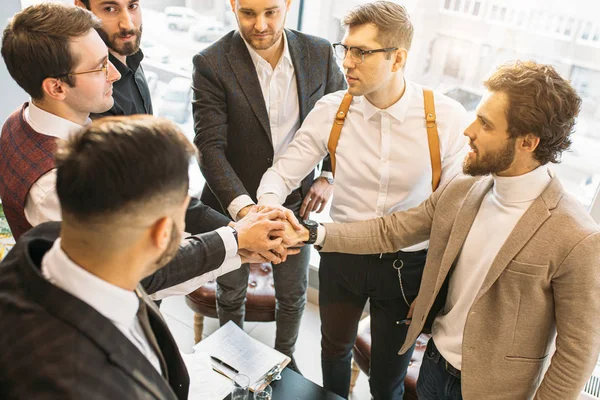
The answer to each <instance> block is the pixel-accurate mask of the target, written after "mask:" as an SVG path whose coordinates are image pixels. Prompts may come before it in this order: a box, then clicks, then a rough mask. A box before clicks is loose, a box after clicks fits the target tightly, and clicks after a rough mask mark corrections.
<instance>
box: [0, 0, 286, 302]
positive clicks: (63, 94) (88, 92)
mask: <svg viewBox="0 0 600 400" xmlns="http://www.w3.org/2000/svg"><path fill="white" fill-rule="evenodd" d="M99 26H100V21H99V20H98V19H97V18H96V17H95V16H94V15H93V14H92V13H91V12H89V11H87V10H84V9H83V8H79V7H74V6H66V5H62V4H58V3H42V4H38V5H34V6H30V7H27V8H26V9H24V10H23V11H21V12H19V13H17V14H16V15H15V16H14V17H13V18H12V20H11V21H10V22H9V24H8V26H7V27H6V29H5V30H4V35H3V39H2V56H3V58H4V61H5V63H6V66H7V69H8V71H9V73H10V74H11V76H12V77H13V79H15V81H16V82H17V83H18V84H19V86H21V87H22V88H23V89H24V90H25V91H26V92H27V93H28V94H29V95H30V96H31V101H30V102H27V103H25V104H24V105H23V106H22V107H20V108H19V109H17V110H16V111H15V112H14V113H13V114H12V115H10V116H9V117H8V119H7V121H6V122H5V124H4V126H3V127H2V135H1V136H0V151H1V152H2V157H1V158H0V197H1V198H2V201H3V207H4V211H5V214H6V217H7V220H8V223H9V225H10V228H11V231H12V232H13V234H14V236H15V238H16V239H18V238H19V237H20V236H21V235H23V233H24V232H25V231H27V230H29V229H30V228H31V227H32V226H37V225H40V224H41V223H44V222H48V221H60V220H62V215H61V209H60V204H59V199H58V196H57V191H56V187H57V176H56V166H55V162H54V151H55V149H56V147H57V145H58V144H59V143H60V142H64V141H65V140H67V139H69V137H70V136H72V135H73V134H74V133H76V132H78V131H80V130H81V129H82V127H83V126H84V125H89V123H90V122H91V121H90V119H89V114H90V112H97V113H100V112H103V111H106V110H107V109H109V108H110V107H111V106H112V104H113V98H112V96H111V95H112V83H113V82H114V81H116V80H117V79H119V76H120V75H119V73H118V71H117V70H116V69H115V67H114V66H113V65H112V63H111V62H110V61H109V60H108V51H107V48H106V46H105V45H104V43H103V41H102V40H101V38H100V36H99V35H98V33H97V31H96V28H98V27H99ZM69 71H71V72H69ZM115 184H116V183H115ZM191 201H192V202H195V204H194V205H192V206H190V207H188V209H187V212H186V228H189V226H191V227H192V229H190V230H193V231H194V232H193V234H194V235H193V236H189V237H186V238H185V240H184V241H183V242H182V247H181V249H180V251H178V252H177V254H176V256H175V258H174V261H173V262H172V263H171V264H170V267H172V268H165V269H164V270H161V271H160V272H159V274H162V275H161V276H152V277H151V278H149V279H148V281H145V282H144V283H145V286H146V285H153V284H157V282H158V284H161V285H162V286H165V281H166V282H169V281H173V279H176V280H180V278H181V277H188V278H189V279H188V280H187V281H185V282H183V283H181V284H179V285H177V286H173V287H170V288H168V289H165V290H161V291H160V292H157V293H154V294H153V296H154V297H153V298H155V299H160V298H164V297H166V296H169V295H174V294H186V293H189V292H191V291H193V290H195V289H196V288H198V287H199V286H200V285H202V284H203V283H206V282H208V281H209V280H212V279H215V278H216V277H217V276H219V275H221V274H225V273H227V272H230V271H232V270H235V269H237V268H239V267H240V266H241V264H243V263H246V262H263V261H264V260H265V258H266V259H267V260H268V261H271V262H273V263H279V262H280V261H281V260H285V256H286V254H293V253H294V251H291V252H288V253H286V251H285V249H283V247H282V246H281V245H280V243H276V242H278V241H279V242H280V241H281V239H273V238H271V236H277V232H273V230H274V229H275V230H276V228H277V226H278V225H276V224H275V225H274V224H271V222H273V221H267V220H270V219H271V218H267V217H266V215H265V213H252V214H251V215H249V216H248V217H246V218H244V219H243V220H241V221H238V222H236V223H232V222H231V220H229V219H228V218H226V217H224V216H222V215H221V214H219V213H218V212H216V211H214V210H212V209H210V208H209V207H207V206H205V205H203V204H202V203H201V202H198V201H197V200H194V199H192V200H191ZM267 214H268V213H267ZM271 215H274V214H271ZM277 215H279V216H277V217H276V218H283V217H284V214H283V213H280V214H277ZM274 218H275V216H274ZM228 225H229V226H228ZM211 231H212V232H211ZM270 250H274V251H275V252H276V253H277V254H274V253H272V252H270ZM258 253H260V255H259V254H258ZM222 255H225V257H224V258H223V257H221V256H222ZM163 271H166V272H163Z"/></svg>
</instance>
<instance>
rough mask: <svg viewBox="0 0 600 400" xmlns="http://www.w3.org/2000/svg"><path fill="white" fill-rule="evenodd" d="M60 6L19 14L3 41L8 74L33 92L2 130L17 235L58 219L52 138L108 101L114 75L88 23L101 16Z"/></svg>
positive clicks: (5, 192)
mask: <svg viewBox="0 0 600 400" xmlns="http://www.w3.org/2000/svg"><path fill="white" fill-rule="evenodd" d="M66 7H68V6H63V5H59V4H46V5H40V6H36V7H34V8H29V9H28V10H26V11H23V12H21V13H19V14H17V16H16V17H15V18H13V21H12V22H11V23H10V24H9V25H8V26H7V27H6V29H5V31H4V37H3V40H2V57H3V58H4V62H5V63H6V66H7V68H8V71H9V73H10V75H11V76H12V77H13V79H14V80H15V81H16V82H17V83H18V84H19V86H21V87H22V88H23V89H24V90H25V91H26V92H27V93H28V94H29V96H31V100H30V101H29V102H26V103H25V104H23V106H22V107H21V108H20V109H18V110H17V111H15V112H14V113H13V114H12V115H11V116H9V117H8V119H7V120H6V122H5V123H4V126H3V128H2V136H1V137H0V149H1V152H2V160H1V161H0V196H1V197H2V202H3V206H4V210H5V213H6V217H7V220H8V223H9V224H10V228H11V231H12V233H13V235H14V236H15V238H16V239H18V238H19V236H21V235H22V234H23V233H24V232H25V231H27V230H28V229H30V228H31V227H32V226H36V225H39V224H40V223H42V222H46V221H59V220H60V219H61V215H60V205H59V202H58V197H57V196H56V169H55V166H54V158H53V153H54V149H55V147H56V143H57V141H59V140H66V139H67V138H68V137H69V136H71V135H72V134H73V133H75V132H77V131H79V130H80V129H81V128H82V127H83V126H84V125H87V124H88V123H89V122H90V119H89V115H90V113H92V112H93V113H102V112H105V111H106V110H108V109H110V108H111V107H112V105H113V97H112V94H113V82H115V81H117V80H118V79H119V78H120V74H119V72H118V71H117V70H116V69H115V67H114V66H113V65H112V63H111V62H110V61H109V59H108V51H107V48H106V45H105V44H104V42H103V41H102V39H101V38H100V36H99V35H98V33H97V32H96V30H95V29H94V28H96V27H98V26H99V21H98V20H97V19H95V18H93V16H92V15H91V14H90V13H88V12H87V11H85V12H84V11H83V10H79V9H77V8H75V7H73V6H70V7H68V8H66ZM65 10H68V11H65ZM63 11H64V12H63ZM77 11H81V12H77Z"/></svg>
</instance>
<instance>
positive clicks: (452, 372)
mask: <svg viewBox="0 0 600 400" xmlns="http://www.w3.org/2000/svg"><path fill="white" fill-rule="evenodd" d="M442 358H443V357H442ZM444 364H445V366H446V371H447V372H448V373H449V374H450V375H452V376H453V377H455V378H458V379H460V369H456V368H454V367H453V366H452V364H450V363H449V362H448V361H446V359H445V358H444Z"/></svg>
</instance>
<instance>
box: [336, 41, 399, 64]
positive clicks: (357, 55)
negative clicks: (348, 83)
mask: <svg viewBox="0 0 600 400" xmlns="http://www.w3.org/2000/svg"><path fill="white" fill-rule="evenodd" d="M394 50H398V47H385V48H383V49H374V50H363V49H361V48H360V47H354V46H350V47H348V46H346V45H345V44H342V43H334V44H333V53H334V54H335V56H336V57H337V58H339V59H340V60H345V59H346V55H347V54H348V53H350V59H351V60H352V62H354V64H360V63H362V62H363V61H365V54H373V53H387V52H388V51H394Z"/></svg>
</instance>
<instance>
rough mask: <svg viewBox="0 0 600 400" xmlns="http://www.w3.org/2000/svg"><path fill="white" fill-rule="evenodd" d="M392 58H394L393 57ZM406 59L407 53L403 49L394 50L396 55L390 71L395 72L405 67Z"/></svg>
mask: <svg viewBox="0 0 600 400" xmlns="http://www.w3.org/2000/svg"><path fill="white" fill-rule="evenodd" d="M393 57H394V56H393ZM407 58H408V51H406V49H405V48H403V47H401V48H399V49H398V50H396V55H395V59H394V65H393V66H392V71H393V72H396V71H398V70H401V69H402V68H404V66H405V65H406V59H407Z"/></svg>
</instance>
